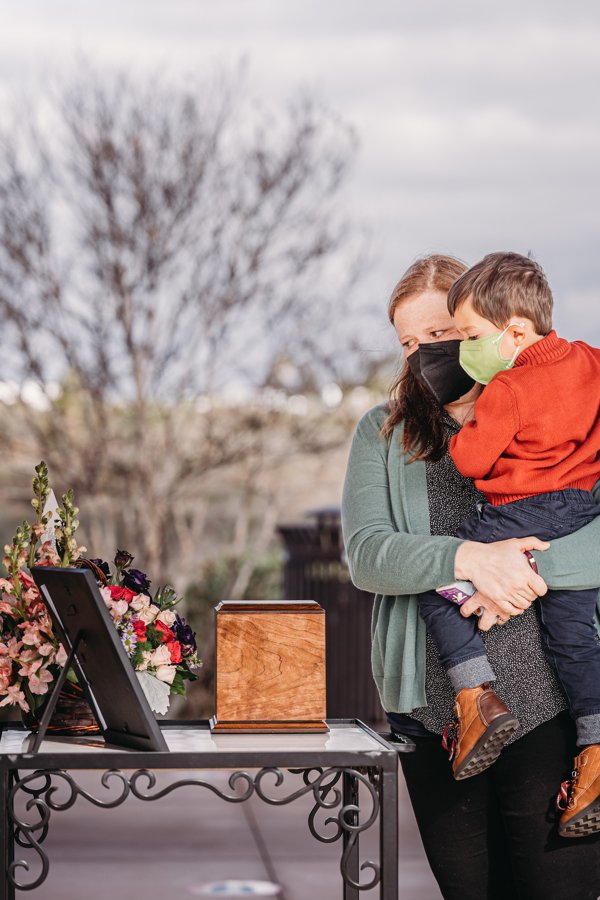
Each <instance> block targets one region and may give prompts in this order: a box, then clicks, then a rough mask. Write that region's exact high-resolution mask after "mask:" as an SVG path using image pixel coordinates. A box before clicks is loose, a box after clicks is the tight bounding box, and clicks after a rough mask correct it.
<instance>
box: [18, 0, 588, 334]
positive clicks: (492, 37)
mask: <svg viewBox="0 0 600 900" xmlns="http://www.w3.org/2000/svg"><path fill="white" fill-rule="evenodd" d="M0 12H1V21H0V100H1V99H2V98H3V97H4V98H6V97H8V96H10V95H11V92H12V91H13V90H14V89H15V88H20V87H22V86H24V85H25V86H27V87H29V88H33V89H34V90H35V89H36V85H39V84H40V83H41V81H42V80H43V79H44V78H45V77H46V73H48V72H51V71H52V70H54V69H56V68H61V67H63V68H64V67H65V66H71V67H73V66H74V60H75V59H76V58H77V56H78V55H80V54H82V53H83V54H85V55H88V56H90V57H91V58H92V59H94V60H97V61H99V62H103V63H107V64H111V65H114V64H119V65H122V64H125V65H128V66H131V67H132V68H134V69H137V70H142V71H143V70H146V69H148V70H153V71H155V70H156V69H160V68H164V69H165V70H166V71H170V72H171V73H173V74H180V73H188V72H192V71H195V70H199V71H203V70H205V69H206V70H207V69H210V67H211V65H213V64H214V63H215V62H217V63H226V64H229V63H230V64H232V65H233V64H235V63H236V62H237V61H239V59H240V58H241V57H246V58H247V59H248V63H249V76H248V77H249V81H250V84H251V89H252V91H253V92H254V93H256V94H257V95H258V96H262V97H264V98H265V99H266V100H268V101H272V102H273V103H279V102H281V101H284V100H285V99H286V98H288V97H290V96H292V95H293V94H294V93H295V92H297V91H298V89H299V88H303V87H304V88H306V87H308V88H309V89H312V90H314V91H316V92H318V94H319V96H320V97H321V98H322V99H323V100H324V101H325V103H327V104H328V105H329V106H331V107H333V108H335V109H336V110H338V111H339V112H340V114H341V115H342V116H343V118H344V119H345V120H347V121H348V122H350V123H351V124H352V125H353V126H354V127H355V128H356V131H357V133H358V136H359V139H360V149H359V154H358V158H357V162H356V165H355V167H354V170H353V173H352V177H351V181H350V183H349V185H348V191H347V202H348V205H349V208H350V209H351V210H352V212H353V213H354V214H355V215H356V216H357V217H358V218H360V219H361V220H363V221H365V222H366V224H367V225H368V228H369V231H370V234H371V243H372V250H373V254H374V258H375V264H374V266H373V270H372V272H371V274H370V276H369V278H368V280H366V281H365V285H364V290H365V292H367V293H368V301H369V303H371V304H372V305H373V308H374V310H378V311H380V314H381V327H382V334H383V332H384V331H385V329H386V327H387V326H386V320H385V307H386V303H387V298H388V295H389V293H390V290H391V288H392V287H393V285H394V283H395V281H396V280H397V279H398V277H399V276H400V275H401V274H402V272H403V271H404V269H405V268H406V267H407V265H408V264H409V263H410V262H411V261H412V260H413V259H414V258H415V257H416V256H418V255H420V254H423V253H426V252H429V251H442V252H450V253H454V254H456V255H458V256H460V257H461V258H462V259H464V260H466V261H467V262H475V261H476V260H477V259H478V258H480V257H481V256H482V255H483V254H484V253H485V252H487V251H490V250H499V249H514V250H518V251H520V252H525V253H526V252H528V251H531V252H533V254H534V256H535V257H536V258H537V259H538V261H539V262H540V263H541V264H542V265H543V266H544V268H545V269H546V272H547V274H548V276H549V279H550V282H551V285H552V288H553V290H554V294H555V298H556V304H557V315H556V324H557V327H558V328H559V330H560V331H561V332H562V333H563V334H564V335H565V336H566V337H570V338H574V337H581V338H583V339H585V340H588V341H590V342H592V343H596V344H600V303H599V300H598V288H599V284H600V254H599V252H598V238H599V235H600V173H599V169H600V52H599V51H600V4H598V3H596V2H592V0H590V2H570V3H566V2H564V0H561V2H551V0H543V2H539V3H538V2H529V3H528V2H526V0H525V2H517V0H502V2H499V3H495V4H490V3H481V0H478V2H467V0H464V2H460V0H458V2H457V0H454V2H452V3H449V2H447V0H440V2H413V3H411V4H408V3H405V2H402V0H381V2H378V0H372V2H369V3H367V2H364V0H360V2H359V0H119V2H117V0H102V2H100V0H86V2H83V0H63V2H59V0H19V2H16V0H0ZM72 70H73V71H74V69H72ZM0 108H1V107H0Z"/></svg>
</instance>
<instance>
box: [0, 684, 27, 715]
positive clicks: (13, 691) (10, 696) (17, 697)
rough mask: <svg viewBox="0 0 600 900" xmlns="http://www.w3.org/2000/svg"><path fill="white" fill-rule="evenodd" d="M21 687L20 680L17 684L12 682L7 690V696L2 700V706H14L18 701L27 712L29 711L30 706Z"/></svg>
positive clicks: (0, 704)
mask: <svg viewBox="0 0 600 900" xmlns="http://www.w3.org/2000/svg"><path fill="white" fill-rule="evenodd" d="M20 688H21V682H20V681H18V682H17V683H16V684H11V685H10V686H9V688H8V690H7V691H6V697H5V698H4V700H2V701H1V702H0V706H14V704H15V703H18V704H19V706H20V707H21V709H23V710H25V712H29V706H28V705H27V700H26V699H25V694H24V693H23V691H22V690H21V689H20Z"/></svg>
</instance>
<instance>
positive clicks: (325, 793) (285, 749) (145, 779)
mask: <svg viewBox="0 0 600 900" xmlns="http://www.w3.org/2000/svg"><path fill="white" fill-rule="evenodd" d="M328 725H329V728H330V731H329V732H328V733H324V734H214V735H213V734H211V731H210V729H209V726H208V722H205V721H202V722H194V723H175V722H161V728H162V729H163V732H164V735H165V739H166V741H167V744H168V746H169V752H168V753H149V752H140V751H136V750H125V749H122V748H119V747H112V746H107V745H105V744H104V743H103V741H102V740H101V739H97V740H96V741H94V739H90V738H85V739H81V738H69V737H62V738H59V737H52V738H47V739H46V740H44V742H43V743H42V746H41V748H40V751H39V752H38V753H37V754H32V753H30V752H28V750H27V744H28V735H29V733H28V732H27V731H25V730H24V729H23V728H20V727H18V726H17V725H15V724H14V723H4V724H3V725H1V726H0V729H1V730H0V804H1V809H2V810H3V815H2V820H1V821H2V825H1V828H2V853H3V860H2V865H0V900H14V897H15V889H17V890H21V891H34V890H35V889H36V888H38V887H39V886H40V885H41V884H43V882H44V881H45V879H46V877H47V875H48V871H49V865H50V861H49V859H48V855H47V854H46V852H45V850H44V846H43V845H44V840H45V839H46V836H47V834H48V830H49V827H50V824H51V817H52V814H53V813H59V812H60V811H62V810H66V809H70V808H71V807H72V806H73V804H74V803H75V802H76V800H77V799H78V798H81V799H82V800H84V801H87V802H88V803H92V804H94V805H95V806H99V807H102V808H105V809H108V808H113V807H117V806H120V805H121V804H122V803H123V802H124V801H125V800H126V799H127V797H128V796H129V795H130V794H131V795H133V796H134V797H137V798H138V799H140V800H147V801H154V800H160V798H161V797H164V796H166V794H169V793H171V792H172V791H175V790H179V789H180V788H183V789H184V790H194V791H195V789H196V788H208V789H209V790H211V791H212V792H213V793H215V794H217V795H218V796H219V797H221V798H222V799H223V800H225V801H226V802H228V803H242V802H243V801H244V800H247V799H248V798H249V797H251V796H252V795H253V794H256V795H257V796H258V797H260V798H261V800H263V801H264V802H265V803H267V804H270V805H272V806H280V805H283V804H287V803H292V802H293V801H294V800H296V799H297V798H299V797H302V796H304V795H306V794H312V798H314V805H313V807H312V809H311V812H310V814H309V817H308V827H309V829H310V832H311V834H312V835H313V836H314V837H315V838H316V839H317V840H318V841H322V842H324V843H334V842H336V841H338V840H340V839H341V848H340V850H341V859H340V872H341V876H342V883H343V898H344V900H357V898H358V897H359V896H360V892H361V891H364V890H367V889H370V888H373V887H375V886H379V896H380V898H381V900H397V897H398V793H397V791H398V756H397V754H398V750H408V749H410V748H409V747H408V746H407V747H402V746H397V745H394V744H390V743H388V741H387V740H385V739H384V738H383V737H382V736H381V735H379V734H377V733H376V732H374V731H373V730H371V729H370V728H369V727H368V726H367V725H365V724H364V723H363V722H360V721H359V720H357V719H333V720H328ZM90 769H94V770H97V771H100V772H102V777H101V785H102V787H103V788H105V789H106V790H107V794H106V795H104V796H103V797H100V796H94V795H92V794H91V793H89V792H88V791H86V790H84V789H83V788H82V787H80V786H79V785H78V784H77V773H78V771H81V770H90ZM161 769H162V770H164V769H171V770H173V769H175V770H177V771H180V772H181V773H182V775H183V777H182V778H181V780H178V781H176V782H174V783H171V784H168V785H167V786H166V787H164V788H162V789H160V788H157V787H156V776H155V774H154V772H155V771H158V770H161ZM210 769H220V770H223V769H225V770H231V775H230V776H229V779H228V786H229V790H227V791H222V790H220V789H218V788H217V787H216V786H215V785H214V784H213V783H210V782H208V781H203V780H202V779H201V777H198V776H199V774H201V771H202V770H210ZM248 770H254V771H248ZM284 771H287V772H289V773H292V774H293V775H295V776H297V777H296V778H294V781H295V782H296V785H297V786H296V789H295V790H293V791H291V792H289V790H288V793H286V794H285V795H283V796H282V795H281V791H280V790H278V789H279V788H281V785H282V784H283V782H284ZM186 773H187V776H188V777H186ZM288 781H289V779H286V784H285V785H284V787H287V783H288ZM361 786H362V790H360V791H359V787H361ZM361 797H362V800H361ZM365 799H366V802H364V801H365ZM361 803H362V806H361ZM317 817H318V818H319V821H317ZM378 819H379V859H378V860H365V861H363V862H362V863H361V862H360V852H359V838H360V835H361V834H362V833H364V832H366V831H367V830H368V829H370V828H372V827H376V823H377V820H378ZM321 820H322V821H321ZM31 862H33V863H34V867H33V870H32V867H31V865H30V863H31ZM40 896H41V895H40Z"/></svg>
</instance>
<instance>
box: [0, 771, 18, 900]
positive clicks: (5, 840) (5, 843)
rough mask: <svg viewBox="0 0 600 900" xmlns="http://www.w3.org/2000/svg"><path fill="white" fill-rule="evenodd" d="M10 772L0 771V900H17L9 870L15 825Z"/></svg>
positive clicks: (12, 856)
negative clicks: (10, 793) (10, 804)
mask: <svg viewBox="0 0 600 900" xmlns="http://www.w3.org/2000/svg"><path fill="white" fill-rule="evenodd" d="M10 783H11V777H10V771H9V770H8V769H2V770H0V832H1V834H0V841H1V846H2V860H1V861H0V900H15V889H14V887H13V885H12V884H11V882H10V880H9V877H8V868H9V866H10V864H11V862H12V861H13V858H14V839H13V834H14V833H13V825H12V821H11V818H10V812H9V809H8V795H9V792H10Z"/></svg>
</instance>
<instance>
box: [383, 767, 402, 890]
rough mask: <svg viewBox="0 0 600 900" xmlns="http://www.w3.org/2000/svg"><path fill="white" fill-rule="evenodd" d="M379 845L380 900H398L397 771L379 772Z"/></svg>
mask: <svg viewBox="0 0 600 900" xmlns="http://www.w3.org/2000/svg"><path fill="white" fill-rule="evenodd" d="M380 803H381V806H380V810H379V835H380V837H379V844H380V859H381V886H380V894H379V896H380V897H381V900H398V769H397V768H396V769H395V770H394V771H391V772H388V771H386V770H384V769H382V770H381V781H380Z"/></svg>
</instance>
